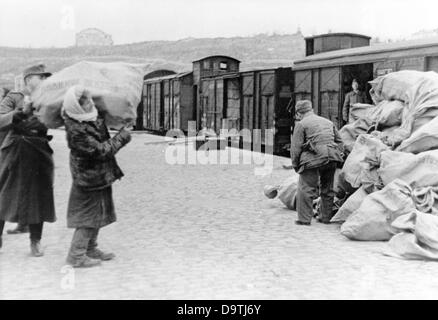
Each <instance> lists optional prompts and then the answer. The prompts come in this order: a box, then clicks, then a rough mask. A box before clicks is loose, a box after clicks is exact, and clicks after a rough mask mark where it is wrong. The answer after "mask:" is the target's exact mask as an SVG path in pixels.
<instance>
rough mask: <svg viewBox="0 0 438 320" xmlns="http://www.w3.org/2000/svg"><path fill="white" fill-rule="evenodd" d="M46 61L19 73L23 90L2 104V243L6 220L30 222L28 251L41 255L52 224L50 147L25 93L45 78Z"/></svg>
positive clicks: (0, 227) (52, 200) (0, 184)
mask: <svg viewBox="0 0 438 320" xmlns="http://www.w3.org/2000/svg"><path fill="white" fill-rule="evenodd" d="M50 75H51V73H49V72H46V70H45V66H44V65H37V66H33V67H30V68H27V69H26V70H24V72H23V77H24V83H25V85H26V90H25V91H23V92H10V93H9V94H8V95H7V96H6V97H5V99H3V100H2V102H1V103H0V247H1V246H2V241H1V235H2V233H3V228H4V224H5V221H8V222H18V224H19V226H21V228H22V226H27V225H28V226H29V231H30V242H31V245H30V246H31V254H32V255H33V256H34V257H41V256H42V255H43V252H42V249H41V244H40V241H41V236H42V231H43V223H44V222H54V221H55V220H56V217H55V205H54V199H53V171H54V164H53V158H52V154H53V150H52V149H51V148H50V146H49V140H50V139H51V137H50V136H48V135H47V127H46V126H45V125H44V124H42V123H41V122H40V121H39V120H38V118H37V117H36V116H35V115H33V110H32V107H31V103H30V101H26V99H28V94H30V93H32V92H33V91H34V90H35V89H36V88H37V87H38V86H39V85H40V84H41V82H42V81H43V80H44V79H46V78H47V77H49V76H50Z"/></svg>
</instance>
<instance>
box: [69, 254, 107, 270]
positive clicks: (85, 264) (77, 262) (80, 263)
mask: <svg viewBox="0 0 438 320" xmlns="http://www.w3.org/2000/svg"><path fill="white" fill-rule="evenodd" d="M66 262H67V264H68V265H71V266H72V267H73V268H91V267H96V266H99V265H100V264H101V261H100V260H98V259H91V258H89V257H87V256H85V257H83V258H82V259H73V258H71V257H70V256H68V257H67V261H66Z"/></svg>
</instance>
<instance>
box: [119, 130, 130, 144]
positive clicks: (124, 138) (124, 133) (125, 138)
mask: <svg viewBox="0 0 438 320" xmlns="http://www.w3.org/2000/svg"><path fill="white" fill-rule="evenodd" d="M117 136H118V138H119V139H120V141H121V142H122V144H123V145H125V144H127V143H129V142H130V141H131V133H130V132H129V131H128V130H126V127H123V128H122V129H120V131H119V133H118V134H117Z"/></svg>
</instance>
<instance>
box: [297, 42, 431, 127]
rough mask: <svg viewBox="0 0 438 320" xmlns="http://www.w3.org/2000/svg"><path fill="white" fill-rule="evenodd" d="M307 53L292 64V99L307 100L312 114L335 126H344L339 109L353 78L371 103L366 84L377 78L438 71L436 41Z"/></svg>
mask: <svg viewBox="0 0 438 320" xmlns="http://www.w3.org/2000/svg"><path fill="white" fill-rule="evenodd" d="M355 36H358V37H365V36H360V35H355ZM362 44H363V42H362ZM309 47H311V46H310V45H309ZM308 53H310V54H309V55H308V56H307V57H306V58H304V59H301V60H298V61H295V66H294V72H295V100H300V99H310V100H311V101H312V102H313V106H314V109H315V112H316V113H318V114H320V115H322V116H324V117H327V118H328V119H330V120H332V121H333V122H334V123H336V124H337V125H338V127H341V126H342V124H343V122H342V121H341V119H342V106H343V102H344V99H345V95H346V94H347V93H348V92H350V91H351V90H352V89H351V81H352V80H353V79H357V80H358V81H359V85H360V89H361V90H363V91H365V92H367V95H368V99H369V100H370V102H371V99H370V97H369V89H370V86H369V84H368V81H371V80H372V79H374V78H376V77H378V76H380V75H384V74H387V73H389V72H394V71H400V70H417V71H436V72H438V38H428V39H421V40H411V41H400V42H395V43H385V44H374V45H371V46H369V45H366V46H361V47H356V48H350V49H343V50H334V51H329V52H321V53H316V54H311V52H308Z"/></svg>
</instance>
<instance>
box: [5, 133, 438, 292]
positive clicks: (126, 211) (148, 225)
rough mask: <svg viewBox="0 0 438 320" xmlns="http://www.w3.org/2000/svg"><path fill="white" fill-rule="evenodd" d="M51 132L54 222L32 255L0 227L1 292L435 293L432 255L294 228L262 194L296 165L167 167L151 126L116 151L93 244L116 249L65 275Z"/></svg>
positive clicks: (66, 239) (61, 150)
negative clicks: (107, 204)
mask: <svg viewBox="0 0 438 320" xmlns="http://www.w3.org/2000/svg"><path fill="white" fill-rule="evenodd" d="M54 134H55V139H54V140H53V143H52V146H53V148H54V150H55V162H56V182H55V197H56V208H57V216H58V221H57V222H56V223H53V224H46V225H45V230H44V236H43V247H44V249H45V256H44V257H43V258H31V257H29V241H28V235H6V234H5V235H4V236H3V240H4V241H3V242H4V245H3V248H2V249H1V250H0V298H2V299H16V298H23V299H53V298H55V299H374V298H389V299H391V298H401V299H404V298H414V299H417V298H419V299H420V298H425V299H428V298H438V277H436V273H437V271H438V264H437V263H433V262H422V261H405V260H399V259H396V258H391V257H386V256H383V255H382V254H381V252H382V250H384V249H385V248H386V243H384V242H354V241H349V240H347V239H346V238H344V237H343V236H341V235H340V234H339V226H337V225H321V224H318V223H314V224H312V226H311V227H300V226H296V225H295V224H294V220H295V219H296V213H295V212H294V211H290V210H287V209H285V208H284V207H283V205H282V204H281V203H280V201H279V200H276V199H274V200H269V199H267V198H266V197H265V196H264V195H263V186H264V185H265V184H275V183H278V182H281V181H283V180H284V179H285V178H287V177H288V175H290V174H291V172H290V171H287V170H285V169H283V168H282V164H284V163H285V164H288V163H289V160H288V159H286V158H279V157H276V158H275V161H274V170H273V172H272V173H269V172H265V173H266V175H265V176H262V175H257V174H255V171H254V169H255V166H254V165H244V164H240V165H214V164H210V165H170V164H167V163H166V161H165V150H166V147H167V146H168V145H167V143H162V138H161V137H156V136H152V135H147V134H135V135H134V138H133V141H132V142H131V143H130V144H129V145H128V146H127V147H126V148H125V149H123V150H122V151H121V152H120V153H119V155H118V160H119V164H120V166H121V167H122V168H123V170H124V172H125V177H124V178H123V179H122V181H119V182H117V183H116V184H115V185H114V196H115V204H116V209H117V213H118V221H117V222H116V223H114V224H112V225H110V226H108V227H106V228H103V229H102V230H101V234H100V241H99V243H100V247H101V248H102V249H106V250H110V251H112V252H115V253H116V254H117V258H116V259H115V260H113V261H110V262H105V263H103V265H102V266H101V267H96V268H92V269H78V270H75V271H74V273H72V271H71V269H69V268H66V267H65V266H64V261H65V257H66V254H67V250H68V248H69V244H70V240H71V237H72V232H73V231H72V230H71V229H67V228H66V219H65V216H66V204H67V199H68V193H69V188H70V183H71V178H70V173H69V169H68V150H67V147H66V144H65V139H64V132H63V131H54ZM154 142H158V143H154ZM159 142H161V143H159ZM177 148H179V149H178V150H183V149H182V148H184V145H178V147H177ZM222 153H223V152H222ZM248 154H249V153H248ZM11 227H13V225H12V224H7V225H6V229H8V228H11Z"/></svg>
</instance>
